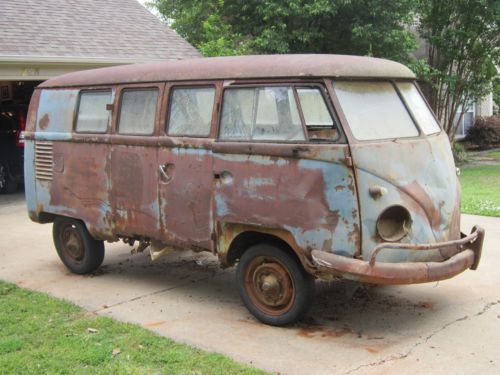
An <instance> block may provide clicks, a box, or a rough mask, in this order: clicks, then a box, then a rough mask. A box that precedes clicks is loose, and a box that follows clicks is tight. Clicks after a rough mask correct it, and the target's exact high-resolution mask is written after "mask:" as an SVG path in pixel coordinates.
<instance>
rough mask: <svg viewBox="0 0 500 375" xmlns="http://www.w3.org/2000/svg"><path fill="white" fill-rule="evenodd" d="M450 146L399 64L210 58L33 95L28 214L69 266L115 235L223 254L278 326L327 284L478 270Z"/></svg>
mask: <svg viewBox="0 0 500 375" xmlns="http://www.w3.org/2000/svg"><path fill="white" fill-rule="evenodd" d="M456 174H457V170H456V168H455V165H454V161H453V157H452V153H451V149H450V143H449V141H448V137H447V135H446V134H445V132H444V131H443V130H442V129H441V128H440V126H439V124H438V121H437V120H436V118H435V116H434V115H433V113H432V112H431V110H430V109H429V106H428V105H427V103H426V101H425V100H424V98H423V96H422V94H421V92H420V90H419V88H418V86H417V84H416V82H415V75H414V74H413V73H412V72H411V71H410V70H409V69H408V68H406V67H405V66H403V65H401V64H399V63H396V62H392V61H388V60H383V59H376V58H369V57H358V56H337V55H278V56H244V57H220V58H199V59H192V60H183V61H165V62H155V63H145V64H138V65H129V66H119V67H111V68H103V69H96V70H89V71H82V72H76V73H69V74H66V75H63V76H60V77H56V78H53V79H50V80H48V81H46V82H44V83H42V84H41V85H40V86H38V87H37V89H36V90H35V93H34V95H33V97H32V100H31V104H30V109H29V114H28V119H27V131H26V133H25V189H26V197H27V205H28V210H29V216H30V218H31V219H32V220H33V221H36V222H39V223H48V222H51V223H53V238H54V244H55V248H56V249H57V252H58V254H59V256H60V258H61V260H62V262H63V263H64V264H65V265H66V266H67V267H68V268H69V269H70V270H71V271H73V272H76V273H80V274H83V273H88V272H92V271H94V270H95V269H96V268H98V267H99V266H100V264H101V263H102V261H103V258H104V242H105V241H118V240H123V241H124V242H126V243H128V244H134V242H136V243H137V244H138V250H145V249H147V248H149V249H150V252H151V256H152V258H157V257H158V256H160V255H162V254H165V253H168V252H170V251H172V250H182V249H190V250H194V251H209V252H212V253H213V254H215V255H216V256H217V257H218V259H219V261H220V264H221V266H222V267H228V266H232V265H235V264H237V272H236V279H237V286H238V289H239V293H240V295H241V298H242V300H243V302H244V304H245V305H246V306H247V308H248V309H249V310H250V311H251V313H252V314H253V315H255V316H256V317H257V318H258V319H259V320H261V321H262V322H265V323H268V324H273V325H283V324H287V323H290V322H293V321H295V320H296V319H298V318H299V317H300V316H301V315H302V314H303V313H304V311H305V310H306V308H307V307H308V306H309V305H310V303H311V299H312V296H313V294H314V280H315V279H316V278H319V279H326V280H333V279H339V278H345V279H349V280H354V281H358V282H363V283H372V284H412V283H423V282H431V281H436V280H443V279H448V278H451V277H453V276H455V275H457V274H459V273H461V272H463V271H465V270H467V269H473V270H474V269H476V268H477V266H478V263H479V260H480V257H481V248H482V243H483V237H484V231H483V229H481V228H480V227H477V226H476V227H474V228H472V230H471V232H470V233H469V234H464V233H461V232H460V188H459V183H458V180H457V176H456Z"/></svg>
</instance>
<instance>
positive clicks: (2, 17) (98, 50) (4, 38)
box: [0, 0, 200, 61]
mask: <svg viewBox="0 0 500 375" xmlns="http://www.w3.org/2000/svg"><path fill="white" fill-rule="evenodd" d="M0 56H41V57H86V58H100V59H103V58H110V59H117V58H123V59H130V60H135V61H147V60H165V59H167V60H171V59H181V58H187V57H199V56H200V54H199V52H198V51H197V50H196V49H195V48H194V47H193V46H191V45H190V44H189V43H188V42H187V41H185V40H184V39H183V38H182V37H180V36H179V35H178V34H177V33H175V32H174V31H173V30H171V29H170V28H169V27H168V26H167V25H166V24H164V23H163V22H161V21H160V20H159V19H158V18H157V17H156V16H154V15H153V14H151V13H150V12H149V11H148V10H147V9H145V8H144V7H143V6H142V5H141V4H139V3H138V2H137V1H136V0H104V1H103V0H64V1H61V0H43V1H40V0H1V1H0Z"/></svg>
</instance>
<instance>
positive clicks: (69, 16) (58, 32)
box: [0, 0, 200, 194]
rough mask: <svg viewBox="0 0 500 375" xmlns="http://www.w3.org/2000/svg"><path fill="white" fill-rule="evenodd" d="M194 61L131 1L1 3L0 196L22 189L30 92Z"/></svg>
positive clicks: (187, 47)
mask: <svg viewBox="0 0 500 375" xmlns="http://www.w3.org/2000/svg"><path fill="white" fill-rule="evenodd" d="M193 57H200V54H199V52H198V51H197V50H196V49H195V48H194V47H193V46H191V45H190V44H189V43H188V42H186V41H185V40H184V39H183V38H181V37H180V36H179V35H178V34H176V33H175V32H174V31H172V30H171V29H170V28H169V27H168V26H167V25H166V24H165V23H163V22H161V21H160V20H159V19H158V18H157V17H156V16H155V15H153V14H151V13H150V12H149V11H148V10H147V9H146V8H144V6H142V5H141V4H140V3H139V2H137V1H136V0H108V1H105V2H103V1H100V0H82V1H78V2H73V1H70V2H66V1H64V2H61V1H60V0H45V1H43V2H41V1H39V0H2V1H0V194H5V193H13V192H15V191H18V190H20V189H22V182H23V135H22V131H23V130H24V126H25V121H26V113H27V109H28V104H29V101H30V98H31V95H32V93H33V90H34V88H35V87H36V86H37V85H38V84H40V83H41V82H43V81H45V80H47V79H49V78H51V77H56V76H58V75H61V74H64V73H69V72H74V71H79V70H86V69H93V68H100V67H106V66H113V65H121V64H133V63H140V62H145V61H157V60H174V59H183V58H193Z"/></svg>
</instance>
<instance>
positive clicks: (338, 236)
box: [213, 84, 359, 255]
mask: <svg viewBox="0 0 500 375" xmlns="http://www.w3.org/2000/svg"><path fill="white" fill-rule="evenodd" d="M326 98H327V93H326V91H325V89H324V87H323V86H322V85H302V84H300V85H299V84H290V85H288V84H279V85H278V84H277V85H269V86H261V85H259V86H255V87H249V86H244V87H238V86H234V87H229V88H227V89H226V90H225V92H224V99H223V103H222V115H221V123H220V131H219V132H220V136H219V138H220V139H219V142H217V143H216V145H214V165H213V167H214V173H215V175H216V176H217V177H218V178H217V182H216V183H215V188H214V189H215V199H214V206H215V210H214V220H215V221H216V222H217V223H220V224H222V225H224V224H226V223H237V224H245V225H250V226H253V227H255V228H265V229H268V228H275V229H278V230H280V231H285V232H287V233H290V234H291V235H292V236H293V238H294V239H295V241H296V242H297V245H298V246H299V247H300V248H302V249H304V250H306V249H316V250H324V251H329V252H334V253H338V254H345V255H354V254H356V253H357V251H358V250H359V215H358V207H357V198H356V188H355V180H354V175H353V171H352V167H351V165H350V163H349V157H348V156H349V149H348V145H347V143H346V142H345V138H344V137H343V136H342V135H341V134H340V130H339V128H338V126H337V124H338V123H337V122H336V120H334V118H333V116H332V113H333V112H332V109H331V106H330V105H329V104H327V103H328V101H327V100H325V99H326Z"/></svg>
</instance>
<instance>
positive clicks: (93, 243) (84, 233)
mask: <svg viewBox="0 0 500 375" xmlns="http://www.w3.org/2000/svg"><path fill="white" fill-rule="evenodd" d="M52 237H53V239H54V245H55V247H56V250H57V254H58V255H59V258H61V260H62V262H63V263H64V265H65V266H66V267H67V268H68V269H69V270H70V271H71V272H73V273H77V274H86V273H90V272H93V271H95V270H96V269H97V268H99V266H100V265H101V263H102V261H103V260H104V242H103V241H99V240H96V239H94V238H92V236H91V235H90V233H89V232H88V230H87V228H86V227H85V225H84V224H83V223H82V222H81V221H79V220H75V219H70V218H67V217H57V218H56V219H55V220H54V225H53V227H52Z"/></svg>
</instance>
